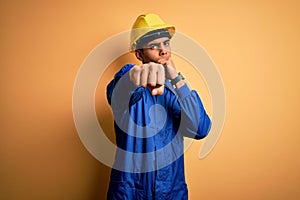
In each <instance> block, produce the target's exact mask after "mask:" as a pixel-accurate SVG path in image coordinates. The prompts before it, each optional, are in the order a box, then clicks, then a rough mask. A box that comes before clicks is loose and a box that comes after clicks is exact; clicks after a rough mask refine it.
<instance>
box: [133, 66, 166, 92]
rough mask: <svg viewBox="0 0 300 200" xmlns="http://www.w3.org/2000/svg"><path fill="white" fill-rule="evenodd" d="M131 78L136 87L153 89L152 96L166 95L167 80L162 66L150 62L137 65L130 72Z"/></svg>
mask: <svg viewBox="0 0 300 200" xmlns="http://www.w3.org/2000/svg"><path fill="white" fill-rule="evenodd" d="M129 78H130V81H131V82H132V83H134V84H135V85H137V86H142V87H145V88H149V89H151V93H152V95H162V94H163V93H164V84H165V80H166V78H165V69H164V66H163V65H162V64H157V63H154V62H149V63H146V64H142V65H135V66H134V67H132V68H131V70H130V71H129Z"/></svg>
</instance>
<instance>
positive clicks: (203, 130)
mask: <svg viewBox="0 0 300 200" xmlns="http://www.w3.org/2000/svg"><path fill="white" fill-rule="evenodd" d="M175 91H176V93H177V95H178V100H179V104H180V110H181V125H180V131H181V133H182V134H183V135H184V136H186V137H191V138H195V139H202V138H204V137H206V136H207V134H208V132H209V130H210V128H211V120H210V118H209V116H208V115H207V113H206V111H205V109H204V107H203V104H202V101H201V99H200V97H199V95H198V93H197V92H196V91H194V90H190V89H189V87H188V86H187V84H185V85H183V86H182V87H180V88H179V89H176V90H175Z"/></svg>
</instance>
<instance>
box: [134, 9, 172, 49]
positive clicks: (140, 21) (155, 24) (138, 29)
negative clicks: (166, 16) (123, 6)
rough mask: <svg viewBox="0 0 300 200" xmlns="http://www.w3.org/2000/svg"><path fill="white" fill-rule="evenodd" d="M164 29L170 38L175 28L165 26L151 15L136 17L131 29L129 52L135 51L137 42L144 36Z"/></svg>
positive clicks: (159, 19) (157, 17) (154, 15)
mask: <svg viewBox="0 0 300 200" xmlns="http://www.w3.org/2000/svg"><path fill="white" fill-rule="evenodd" d="M160 29H166V30H167V31H168V32H169V35H170V37H172V36H173V35H174V33H175V27H174V26H172V25H169V24H166V23H165V22H164V21H163V20H162V19H161V18H160V17H159V16H158V15H156V14H153V13H148V14H143V15H140V16H138V18H137V19H136V20H135V23H134V24H133V26H132V29H131V37H130V51H134V50H136V47H137V41H138V40H139V39H140V38H141V37H142V36H144V35H145V34H147V33H149V32H152V31H155V30H160Z"/></svg>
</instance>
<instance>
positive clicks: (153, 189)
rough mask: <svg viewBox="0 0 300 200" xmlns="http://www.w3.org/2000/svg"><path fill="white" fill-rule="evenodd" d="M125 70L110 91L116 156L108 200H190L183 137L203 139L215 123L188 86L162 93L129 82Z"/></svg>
mask: <svg viewBox="0 0 300 200" xmlns="http://www.w3.org/2000/svg"><path fill="white" fill-rule="evenodd" d="M133 66H134V65H132V64H127V65H125V66H124V67H123V68H122V69H121V70H120V71H119V72H118V73H116V74H115V77H114V79H113V80H112V81H111V82H110V83H109V84H108V86H107V99H108V102H109V103H110V105H111V106H112V110H113V114H114V120H115V123H114V128H115V134H116V143H117V146H118V150H117V152H116V157H115V163H114V167H113V169H112V171H111V177H110V184H109V189H108V193H107V199H109V200H117V199H118V200H139V199H142V200H146V199H147V200H148V199H149V200H154V199H155V200H158V199H161V200H186V199H188V190H187V185H186V182H185V175H184V157H183V137H190V138H195V139H202V138H204V137H205V136H206V135H207V134H208V132H209V130H210V126H211V121H210V119H209V117H208V115H207V114H206V112H205V109H204V108H203V105H202V102H201V100H200V98H199V96H198V94H197V92H196V91H194V90H190V89H189V87H188V86H187V85H186V84H185V85H184V86H182V87H180V88H179V89H174V88H173V87H172V86H171V84H170V83H169V80H166V83H165V89H164V93H163V95H161V96H152V95H151V91H150V89H148V88H143V87H136V86H135V85H134V84H132V83H131V82H130V80H129V76H128V74H127V73H128V72H129V70H130V69H131V68H132V67H133Z"/></svg>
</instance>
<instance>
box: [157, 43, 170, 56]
mask: <svg viewBox="0 0 300 200" xmlns="http://www.w3.org/2000/svg"><path fill="white" fill-rule="evenodd" d="M160 46H161V49H160V51H159V55H160V56H164V55H167V54H168V51H167V48H166V47H165V45H164V44H161V45H160Z"/></svg>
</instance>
